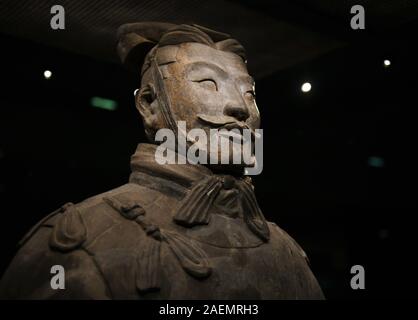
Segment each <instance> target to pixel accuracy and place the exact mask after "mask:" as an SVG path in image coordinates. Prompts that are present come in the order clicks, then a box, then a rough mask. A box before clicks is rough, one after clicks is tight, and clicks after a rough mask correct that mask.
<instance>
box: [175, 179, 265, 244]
mask: <svg viewBox="0 0 418 320" xmlns="http://www.w3.org/2000/svg"><path fill="white" fill-rule="evenodd" d="M234 187H236V188H237V189H238V190H239V191H240V193H239V194H238V195H237V196H239V197H240V201H241V203H242V206H243V215H244V221H245V222H246V224H247V226H248V228H249V229H250V230H251V231H252V232H253V233H254V234H255V235H256V236H258V237H259V238H260V239H262V240H263V241H266V242H267V241H268V240H269V239H270V231H269V228H268V225H267V222H266V219H265V218H264V215H263V213H262V212H261V209H260V207H259V206H258V203H257V199H256V197H255V194H254V191H253V189H252V185H251V184H250V183H248V182H246V181H245V180H239V179H235V178H233V177H232V176H224V177H221V176H209V177H207V178H206V179H203V180H201V181H200V182H197V183H196V184H195V185H194V186H193V188H192V189H191V190H190V191H189V192H188V193H187V195H186V196H185V197H184V198H183V199H182V201H181V202H180V204H179V206H178V208H177V209H176V211H175V214H174V218H173V219H174V221H175V222H176V223H178V224H180V225H183V226H188V227H192V226H195V225H201V224H208V223H209V221H210V214H209V212H210V209H211V207H212V205H213V203H214V201H215V199H216V197H217V195H218V194H219V192H220V190H221V189H225V190H229V189H232V188H234Z"/></svg>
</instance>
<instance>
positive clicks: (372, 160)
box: [367, 157, 385, 168]
mask: <svg viewBox="0 0 418 320" xmlns="http://www.w3.org/2000/svg"><path fill="white" fill-rule="evenodd" d="M367 163H368V164H369V166H370V167H374V168H383V167H384V166H385V160H383V158H380V157H369V159H368V160H367Z"/></svg>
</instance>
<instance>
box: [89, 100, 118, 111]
mask: <svg viewBox="0 0 418 320" xmlns="http://www.w3.org/2000/svg"><path fill="white" fill-rule="evenodd" d="M90 104H91V105H92V106H93V107H95V108H100V109H105V110H109V111H114V110H116V108H117V107H118V103H117V102H116V101H114V100H110V99H106V98H101V97H93V98H91V100H90Z"/></svg>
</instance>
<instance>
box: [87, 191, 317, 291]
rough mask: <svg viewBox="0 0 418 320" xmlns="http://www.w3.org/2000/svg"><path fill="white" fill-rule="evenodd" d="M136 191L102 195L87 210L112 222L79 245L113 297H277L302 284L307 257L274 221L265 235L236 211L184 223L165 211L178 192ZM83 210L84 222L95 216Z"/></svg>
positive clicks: (172, 205) (302, 287) (175, 203)
mask: <svg viewBox="0 0 418 320" xmlns="http://www.w3.org/2000/svg"><path fill="white" fill-rule="evenodd" d="M138 195H139V193H137V192H132V193H129V192H128V193H124V194H121V195H117V196H110V197H105V198H104V203H103V204H101V205H99V206H98V207H96V208H95V209H94V210H93V211H96V212H101V224H103V225H112V227H111V228H108V229H107V230H106V232H104V233H101V234H100V235H99V236H96V237H95V236H94V233H90V237H91V238H92V239H91V240H90V241H88V242H87V243H86V244H85V249H86V250H87V251H88V252H90V254H91V255H92V256H93V257H94V259H95V261H96V263H97V266H98V267H99V268H100V270H101V272H102V274H103V276H104V278H105V279H106V283H107V286H108V288H109V291H110V292H109V295H110V296H111V297H112V298H113V299H277V298H295V297H298V295H299V291H300V293H302V292H306V290H304V286H305V285H309V281H308V282H306V281H298V276H299V274H302V275H303V276H304V277H305V275H304V273H305V271H306V270H305V269H306V268H307V264H306V261H305V259H304V258H303V256H302V254H301V252H300V250H299V248H298V247H297V245H296V244H294V243H293V241H292V240H291V239H290V237H288V236H287V234H285V233H284V232H283V231H281V230H280V229H279V228H278V227H277V226H276V225H274V224H270V223H269V224H268V225H269V229H270V232H271V237H270V240H269V241H267V242H266V241H263V240H261V239H260V238H259V237H257V236H256V235H255V234H254V233H253V232H251V230H250V229H249V228H248V226H247V225H246V223H245V221H244V220H243V219H242V218H241V217H240V216H239V215H238V216H235V217H233V216H232V217H231V216H227V215H224V214H221V213H216V212H211V219H210V223H208V224H207V225H199V226H194V227H184V226H181V225H178V224H177V223H175V222H173V218H172V216H171V215H170V214H169V213H170V212H171V211H172V208H175V207H176V206H177V205H178V200H177V199H175V198H173V197H167V196H165V195H163V194H161V193H158V192H156V191H152V190H148V191H147V192H141V193H140V197H138ZM213 210H215V211H218V209H217V208H216V206H214V208H213ZM218 212H219V211H218ZM83 216H84V217H85V218H84V219H85V220H86V224H87V225H89V224H92V223H95V222H97V218H96V219H95V218H94V216H96V217H97V214H94V212H91V213H89V212H86V213H85V214H84V215H83ZM89 216H91V218H89ZM89 220H91V221H89ZM106 220H109V221H108V222H106ZM96 227H97V225H96ZM289 273H291V274H294V275H295V276H294V278H293V279H292V278H289Z"/></svg>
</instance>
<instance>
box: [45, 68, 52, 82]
mask: <svg viewBox="0 0 418 320" xmlns="http://www.w3.org/2000/svg"><path fill="white" fill-rule="evenodd" d="M51 77H52V72H51V71H49V70H45V71H44V78H45V79H47V80H48V79H50V78H51Z"/></svg>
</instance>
